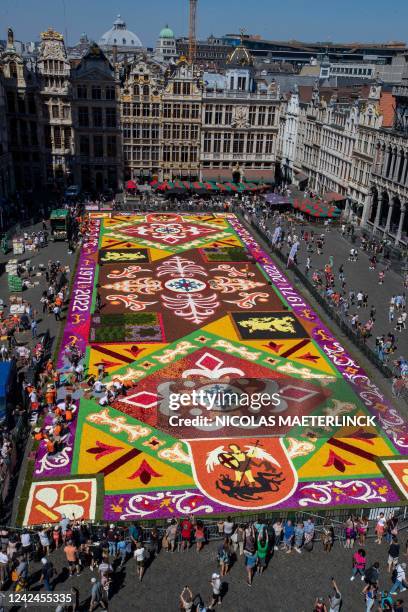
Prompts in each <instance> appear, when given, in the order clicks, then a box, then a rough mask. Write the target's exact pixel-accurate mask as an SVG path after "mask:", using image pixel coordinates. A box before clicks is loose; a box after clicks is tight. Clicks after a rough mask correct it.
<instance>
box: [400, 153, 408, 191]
mask: <svg viewBox="0 0 408 612" xmlns="http://www.w3.org/2000/svg"><path fill="white" fill-rule="evenodd" d="M407 165H408V152H407V151H406V152H405V155H404V166H403V168H402V174H401V185H405V183H406V179H407Z"/></svg>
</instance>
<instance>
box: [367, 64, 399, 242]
mask: <svg viewBox="0 0 408 612" xmlns="http://www.w3.org/2000/svg"><path fill="white" fill-rule="evenodd" d="M393 95H394V97H395V105H396V108H395V118H394V124H393V126H392V127H391V128H385V127H382V128H381V129H380V130H379V131H378V132H377V139H376V151H375V161H374V164H373V167H372V173H371V193H370V201H369V205H368V206H367V208H366V210H365V214H364V216H363V219H362V225H364V226H366V225H367V226H369V227H371V228H372V229H373V231H374V232H375V233H376V234H377V235H383V236H384V237H388V238H389V239H391V240H394V241H395V242H396V243H397V244H398V243H404V244H407V243H408V210H407V208H408V74H407V75H405V78H403V80H402V82H401V84H400V85H398V86H396V87H395V88H394V90H393Z"/></svg>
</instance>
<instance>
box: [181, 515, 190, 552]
mask: <svg viewBox="0 0 408 612" xmlns="http://www.w3.org/2000/svg"><path fill="white" fill-rule="evenodd" d="M180 529H181V552H183V551H185V550H187V549H188V548H190V543H191V534H192V531H193V523H192V522H191V521H190V519H189V518H188V517H186V518H184V519H183V520H182V521H181V524H180Z"/></svg>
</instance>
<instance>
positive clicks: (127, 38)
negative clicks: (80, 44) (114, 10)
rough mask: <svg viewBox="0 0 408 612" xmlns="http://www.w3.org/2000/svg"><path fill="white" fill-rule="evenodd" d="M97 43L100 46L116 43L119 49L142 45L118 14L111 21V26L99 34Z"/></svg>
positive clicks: (111, 45)
mask: <svg viewBox="0 0 408 612" xmlns="http://www.w3.org/2000/svg"><path fill="white" fill-rule="evenodd" d="M99 45H100V46H101V47H113V46H114V45H116V46H117V47H118V49H119V50H120V49H121V48H126V49H128V48H138V47H142V43H141V40H140V38H139V37H138V36H136V34H134V32H131V31H130V30H128V29H127V28H126V23H125V22H124V21H123V19H122V18H121V16H120V15H118V16H117V18H116V19H115V21H114V22H113V27H112V28H111V29H110V30H108V31H107V32H105V34H103V36H101V38H100V39H99Z"/></svg>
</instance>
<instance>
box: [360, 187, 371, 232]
mask: <svg viewBox="0 0 408 612" xmlns="http://www.w3.org/2000/svg"><path fill="white" fill-rule="evenodd" d="M373 199H374V194H373V193H370V194H368V197H367V198H366V200H365V202H364V208H363V214H362V215H361V221H360V226H361V227H367V221H368V219H369V218H370V214H371V208H372V205H373Z"/></svg>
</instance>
